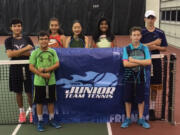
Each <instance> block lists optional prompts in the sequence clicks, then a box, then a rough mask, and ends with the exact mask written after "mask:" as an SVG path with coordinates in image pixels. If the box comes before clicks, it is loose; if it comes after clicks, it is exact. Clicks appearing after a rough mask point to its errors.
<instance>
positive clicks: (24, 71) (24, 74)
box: [22, 66, 26, 80]
mask: <svg viewBox="0 0 180 135" xmlns="http://www.w3.org/2000/svg"><path fill="white" fill-rule="evenodd" d="M22 72H23V79H24V80H26V69H25V67H24V66H23V67H22Z"/></svg>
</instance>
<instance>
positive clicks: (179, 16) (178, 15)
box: [177, 10, 180, 21]
mask: <svg viewBox="0 0 180 135" xmlns="http://www.w3.org/2000/svg"><path fill="white" fill-rule="evenodd" d="M177 21H180V10H178V11H177Z"/></svg>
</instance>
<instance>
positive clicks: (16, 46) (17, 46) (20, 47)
mask: <svg viewBox="0 0 180 135" xmlns="http://www.w3.org/2000/svg"><path fill="white" fill-rule="evenodd" d="M24 46H25V45H24V44H22V45H16V44H15V45H14V48H15V49H17V50H19V49H22V48H23V47H24Z"/></svg>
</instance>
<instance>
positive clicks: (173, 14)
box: [171, 10, 177, 21]
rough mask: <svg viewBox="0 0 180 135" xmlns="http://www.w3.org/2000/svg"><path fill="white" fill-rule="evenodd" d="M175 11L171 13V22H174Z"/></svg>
mask: <svg viewBox="0 0 180 135" xmlns="http://www.w3.org/2000/svg"><path fill="white" fill-rule="evenodd" d="M176 13H177V12H176V10H173V11H171V21H176Z"/></svg>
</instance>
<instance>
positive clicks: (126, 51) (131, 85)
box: [121, 27, 151, 128]
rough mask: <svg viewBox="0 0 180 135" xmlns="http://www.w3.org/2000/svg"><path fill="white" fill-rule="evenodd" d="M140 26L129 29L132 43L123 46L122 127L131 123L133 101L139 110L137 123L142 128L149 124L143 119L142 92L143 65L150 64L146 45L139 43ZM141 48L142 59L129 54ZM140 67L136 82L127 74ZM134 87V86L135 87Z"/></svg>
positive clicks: (147, 126)
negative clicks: (124, 112)
mask: <svg viewBox="0 0 180 135" xmlns="http://www.w3.org/2000/svg"><path fill="white" fill-rule="evenodd" d="M141 37H142V35H141V28H140V27H133V28H131V30H130V39H131V40H132V43H131V44H129V45H128V46H126V47H125V48H123V65H124V67H125V73H124V101H125V108H126V119H125V121H124V122H123V123H122V125H121V127H122V128H127V127H128V126H129V125H130V124H131V118H130V116H131V105H132V103H133V102H134V100H135V102H136V103H137V104H138V111H139V119H138V124H139V125H142V127H144V128H150V125H149V124H148V123H147V122H146V121H145V120H144V119H143V112H144V93H145V80H146V79H145V74H144V68H143V67H144V66H147V65H151V57H150V54H149V49H148V47H146V46H144V45H143V44H141V43H140V39H141ZM135 49H137V50H142V52H143V53H144V59H136V58H134V57H132V56H130V52H131V51H133V50H135ZM138 66H139V67H140V68H142V69H143V70H141V71H140V74H139V76H140V79H139V80H138V79H137V80H138V83H136V85H135V82H134V76H133V75H129V71H131V69H132V68H134V67H138ZM135 87H136V88H135Z"/></svg>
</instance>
